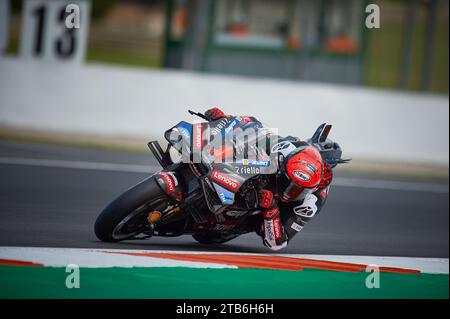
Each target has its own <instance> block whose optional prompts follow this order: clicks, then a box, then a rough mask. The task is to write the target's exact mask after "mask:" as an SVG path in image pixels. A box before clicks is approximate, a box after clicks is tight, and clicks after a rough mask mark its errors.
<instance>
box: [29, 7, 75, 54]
mask: <svg viewBox="0 0 450 319" xmlns="http://www.w3.org/2000/svg"><path fill="white" fill-rule="evenodd" d="M33 14H34V16H35V17H36V20H37V21H36V35H35V43H34V49H33V51H34V55H35V56H40V55H42V53H43V42H44V38H45V37H44V25H45V22H46V18H47V7H46V6H38V7H37V8H36V9H35V10H34V12H33ZM66 16H67V13H66V10H65V7H63V8H62V9H60V11H59V14H58V16H57V23H58V24H60V25H61V27H62V29H63V30H64V32H63V33H62V34H61V35H60V36H59V37H57V38H55V45H54V49H55V54H56V55H57V56H58V57H60V58H70V57H71V56H72V55H73V54H74V52H75V47H76V37H75V29H73V28H71V29H69V28H66V27H65V20H66Z"/></svg>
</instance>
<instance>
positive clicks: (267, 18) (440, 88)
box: [2, 0, 449, 94]
mask: <svg viewBox="0 0 450 319" xmlns="http://www.w3.org/2000/svg"><path fill="white" fill-rule="evenodd" d="M2 1H4V0H2ZM372 3H373V4H377V5H378V6H379V7H380V8H381V15H380V23H381V26H382V27H381V28H379V29H374V30H368V29H367V28H364V27H362V26H363V24H364V20H365V19H366V15H365V13H364V9H365V7H366V6H367V5H368V4H372ZM22 7H23V2H22V1H21V0H12V1H11V15H10V28H9V31H8V35H7V36H8V37H9V41H8V43H7V45H6V49H5V50H6V55H9V56H14V55H17V54H18V48H19V43H20V29H21V13H22ZM448 9H449V2H448V1H445V0H378V1H365V0H329V1H308V0H278V1H273V0H210V1H195V0H170V1H165V0H93V1H92V9H91V23H90V25H89V31H88V45H87V49H86V53H85V54H86V62H101V63H114V64H121V65H132V66H139V67H146V68H175V69H189V70H196V71H201V72H217V73H228V74H242V75H250V76H267V77H274V78H284V79H295V80H297V79H298V80H307V81H321V82H333V83H348V84H357V85H364V86H369V87H382V88H391V89H404V90H412V91H427V92H435V93H444V94H448V87H449V85H448V78H449V76H448V69H449V65H448V60H449V59H448V47H449V46H448V39H449V33H448V32H449V26H448V12H449V10H448Z"/></svg>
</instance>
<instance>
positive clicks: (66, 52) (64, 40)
mask: <svg viewBox="0 0 450 319" xmlns="http://www.w3.org/2000/svg"><path fill="white" fill-rule="evenodd" d="M66 17H67V12H66V9H65V8H63V9H61V10H60V12H59V21H58V22H59V23H60V24H61V25H63V26H65V21H66ZM75 45H76V41H75V29H74V28H66V27H64V32H63V33H62V34H61V36H60V37H59V38H56V54H57V55H58V56H60V57H61V58H69V57H71V56H72V55H73V53H74V52H75Z"/></svg>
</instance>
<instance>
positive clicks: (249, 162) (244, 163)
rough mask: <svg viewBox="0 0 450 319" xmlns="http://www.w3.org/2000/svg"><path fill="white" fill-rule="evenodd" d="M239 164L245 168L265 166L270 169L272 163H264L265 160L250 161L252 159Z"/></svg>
mask: <svg viewBox="0 0 450 319" xmlns="http://www.w3.org/2000/svg"><path fill="white" fill-rule="evenodd" d="M238 164H242V165H244V166H264V167H268V166H270V161H263V160H259V161H258V160H250V159H243V160H242V161H240V162H238Z"/></svg>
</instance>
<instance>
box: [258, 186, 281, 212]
mask: <svg viewBox="0 0 450 319" xmlns="http://www.w3.org/2000/svg"><path fill="white" fill-rule="evenodd" d="M276 205H277V202H276V200H275V198H274V196H273V193H272V192H271V191H269V190H267V189H261V190H260V191H259V192H258V206H259V207H261V208H264V209H272V208H275V207H276Z"/></svg>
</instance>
